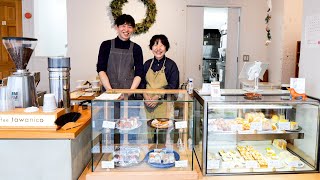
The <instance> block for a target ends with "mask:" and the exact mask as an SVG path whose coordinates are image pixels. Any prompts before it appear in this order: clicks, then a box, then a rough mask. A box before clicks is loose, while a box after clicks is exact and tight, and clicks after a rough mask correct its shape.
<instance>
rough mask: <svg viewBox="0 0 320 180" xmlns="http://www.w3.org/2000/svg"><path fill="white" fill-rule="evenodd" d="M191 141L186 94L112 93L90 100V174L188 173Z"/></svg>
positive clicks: (190, 102)
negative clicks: (145, 95)
mask: <svg viewBox="0 0 320 180" xmlns="http://www.w3.org/2000/svg"><path fill="white" fill-rule="evenodd" d="M143 94H147V95H149V96H151V97H152V96H155V95H157V96H158V98H157V100H146V99H145V100H143ZM153 107H156V108H153ZM192 139H193V99H192V98H190V96H189V95H188V94H187V93H186V91H185V90H112V91H108V92H107V93H104V94H102V95H101V96H99V97H97V98H96V99H94V100H92V149H91V152H92V164H91V165H92V166H91V169H92V172H110V173H112V172H136V173H139V172H140V173H146V172H159V171H179V172H184V171H186V172H190V171H193V156H192V155H193V154H192Z"/></svg>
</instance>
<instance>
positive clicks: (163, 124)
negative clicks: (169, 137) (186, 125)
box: [151, 119, 173, 128]
mask: <svg viewBox="0 0 320 180" xmlns="http://www.w3.org/2000/svg"><path fill="white" fill-rule="evenodd" d="M172 125H173V122H172V120H169V119H166V120H161V119H153V120H152V121H151V126H152V127H155V128H168V127H171V126H172Z"/></svg>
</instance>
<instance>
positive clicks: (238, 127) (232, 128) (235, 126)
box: [231, 124, 243, 131]
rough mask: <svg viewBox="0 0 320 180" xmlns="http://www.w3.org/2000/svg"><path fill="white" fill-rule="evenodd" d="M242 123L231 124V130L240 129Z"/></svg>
mask: <svg viewBox="0 0 320 180" xmlns="http://www.w3.org/2000/svg"><path fill="white" fill-rule="evenodd" d="M242 130H243V128H242V124H232V125H231V131H242Z"/></svg>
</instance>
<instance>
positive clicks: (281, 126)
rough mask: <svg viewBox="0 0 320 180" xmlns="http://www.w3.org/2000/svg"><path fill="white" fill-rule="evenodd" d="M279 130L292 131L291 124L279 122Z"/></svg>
mask: <svg viewBox="0 0 320 180" xmlns="http://www.w3.org/2000/svg"><path fill="white" fill-rule="evenodd" d="M278 126H279V130H290V122H279V123H278Z"/></svg>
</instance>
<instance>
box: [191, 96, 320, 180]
mask: <svg viewBox="0 0 320 180" xmlns="http://www.w3.org/2000/svg"><path fill="white" fill-rule="evenodd" d="M194 97H195V104H194V106H195V112H194V115H195V120H194V123H195V124H194V127H195V132H194V152H195V156H196V158H195V159H196V161H197V162H198V164H199V166H200V169H201V171H202V173H203V175H239V174H269V173H272V174H277V173H307V172H318V171H319V162H318V153H319V147H318V145H319V102H318V101H316V100H312V99H308V100H306V101H302V100H288V98H287V97H282V96H262V97H259V98H257V99H254V100H250V99H247V98H246V97H245V96H222V97H217V98H212V97H211V96H200V95H199V94H197V93H196V92H194ZM285 99H287V100H285Z"/></svg>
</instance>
